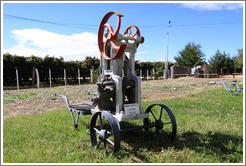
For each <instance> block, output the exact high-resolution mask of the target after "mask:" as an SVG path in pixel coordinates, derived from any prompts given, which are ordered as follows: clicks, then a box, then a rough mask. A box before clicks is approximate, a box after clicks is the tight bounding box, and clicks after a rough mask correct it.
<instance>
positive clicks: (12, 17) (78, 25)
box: [3, 14, 242, 30]
mask: <svg viewBox="0 0 246 166" xmlns="http://www.w3.org/2000/svg"><path fill="white" fill-rule="evenodd" d="M3 15H4V16H6V17H7V18H8V19H15V20H25V21H33V22H39V23H45V24H52V25H59V26H68V27H75V28H82V29H91V30H95V29H97V28H98V27H99V25H89V24H75V23H59V22H52V21H44V20H39V19H33V18H26V17H20V16H14V15H9V14H3ZM238 23H242V22H241V21H234V22H217V23H202V24H176V25H175V24H173V25H172V26H170V27H189V26H209V25H224V24H238ZM123 27H124V26H123ZM138 27H140V28H146V29H151V28H165V27H167V26H160V25H151V26H149V25H142V26H141V25H140V26H138Z"/></svg>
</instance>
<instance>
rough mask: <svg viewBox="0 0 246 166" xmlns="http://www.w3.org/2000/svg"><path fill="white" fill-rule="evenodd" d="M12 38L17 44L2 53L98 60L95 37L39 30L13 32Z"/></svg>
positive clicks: (92, 35) (85, 33) (93, 35)
mask: <svg viewBox="0 0 246 166" xmlns="http://www.w3.org/2000/svg"><path fill="white" fill-rule="evenodd" d="M12 34H13V37H14V38H15V39H16V40H17V42H18V44H17V45H15V46H13V47H12V48H9V49H3V52H4V53H6V52H9V53H10V54H16V55H21V56H31V55H35V56H39V57H45V56H46V55H50V56H55V57H60V56H62V57H64V60H82V59H84V58H85V57H86V56H96V57H98V58H99V55H100V53H99V50H98V45H97V35H96V34H93V33H88V32H83V33H79V34H72V35H61V34H58V33H53V32H49V31H46V30H41V29H22V30H13V31H12Z"/></svg>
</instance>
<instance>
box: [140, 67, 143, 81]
mask: <svg viewBox="0 0 246 166" xmlns="http://www.w3.org/2000/svg"><path fill="white" fill-rule="evenodd" d="M142 77H143V75H142V69H140V79H142Z"/></svg>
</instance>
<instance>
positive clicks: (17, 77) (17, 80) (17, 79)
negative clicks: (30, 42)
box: [15, 67, 20, 91]
mask: <svg viewBox="0 0 246 166" xmlns="http://www.w3.org/2000/svg"><path fill="white" fill-rule="evenodd" d="M15 69H16V83H17V90H18V91H19V89H20V86H19V76H18V69H17V67H15Z"/></svg>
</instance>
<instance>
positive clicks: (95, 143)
mask: <svg viewBox="0 0 246 166" xmlns="http://www.w3.org/2000/svg"><path fill="white" fill-rule="evenodd" d="M90 137H91V145H92V147H93V148H95V149H99V148H101V147H102V146H103V147H104V148H105V150H106V154H109V153H111V152H112V153H115V152H117V150H118V149H119V148H120V131H119V127H118V124H117V122H116V120H115V118H114V117H113V116H112V114H110V113H109V112H106V111H103V112H97V113H95V114H94V115H93V116H92V118H91V124H90ZM101 145H102V146H101Z"/></svg>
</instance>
